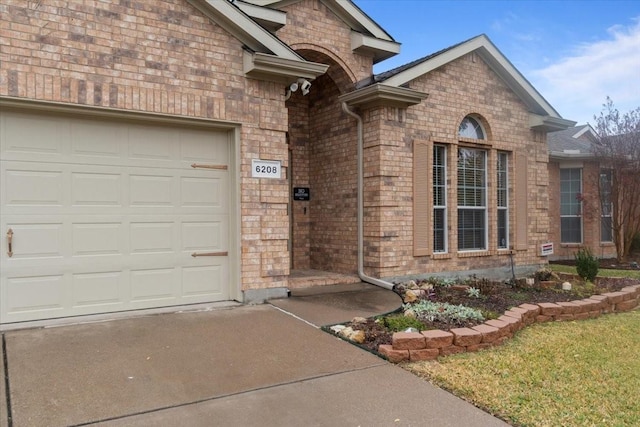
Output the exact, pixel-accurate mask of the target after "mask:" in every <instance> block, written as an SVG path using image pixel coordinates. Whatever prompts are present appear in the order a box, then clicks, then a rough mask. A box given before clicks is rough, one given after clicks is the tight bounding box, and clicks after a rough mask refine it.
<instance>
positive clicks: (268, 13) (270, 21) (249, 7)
mask: <svg viewBox="0 0 640 427" xmlns="http://www.w3.org/2000/svg"><path fill="white" fill-rule="evenodd" d="M235 5H236V6H238V8H239V9H240V10H241V11H243V12H244V13H246V14H247V15H249V16H250V17H251V18H253V19H255V20H256V21H258V22H259V23H261V24H262V25H264V26H265V27H267V28H268V29H269V30H272V31H276V30H278V29H279V28H282V27H284V26H285V25H286V24H287V13H286V12H282V11H280V10H275V9H271V8H268V7H263V6H257V5H255V4H251V3H247V2H245V1H241V0H236V1H235Z"/></svg>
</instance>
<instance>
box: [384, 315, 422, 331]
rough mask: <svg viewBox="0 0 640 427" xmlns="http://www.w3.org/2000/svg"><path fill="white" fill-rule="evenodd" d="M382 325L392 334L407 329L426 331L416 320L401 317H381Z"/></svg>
mask: <svg viewBox="0 0 640 427" xmlns="http://www.w3.org/2000/svg"><path fill="white" fill-rule="evenodd" d="M382 324H383V325H384V326H385V327H386V328H387V329H389V330H390V331H393V332H400V331H404V330H406V329H407V328H415V329H417V330H419V331H424V330H425V329H426V327H425V325H424V323H422V322H421V321H419V320H418V319H415V318H413V317H408V316H402V315H396V316H386V317H383V318H382Z"/></svg>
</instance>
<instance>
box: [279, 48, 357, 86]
mask: <svg viewBox="0 0 640 427" xmlns="http://www.w3.org/2000/svg"><path fill="white" fill-rule="evenodd" d="M291 47H292V48H293V49H294V50H295V51H296V52H297V53H298V54H299V55H301V56H302V57H303V58H304V59H306V60H307V61H312V62H318V63H322V64H327V65H329V69H328V70H327V72H326V74H327V75H328V76H329V77H330V78H331V80H333V82H334V83H335V84H336V86H337V87H338V90H339V91H340V93H342V94H344V93H347V92H351V91H352V90H353V89H354V86H355V83H356V81H357V78H356V75H355V73H354V72H353V70H351V69H350V68H349V66H348V65H347V64H346V63H345V62H344V61H343V60H342V59H341V58H340V57H338V56H336V55H335V54H334V53H333V52H331V51H329V50H328V49H326V48H324V47H322V46H318V45H315V44H310V43H299V44H294V45H291Z"/></svg>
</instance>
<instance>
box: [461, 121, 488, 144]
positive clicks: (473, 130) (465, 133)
mask: <svg viewBox="0 0 640 427" xmlns="http://www.w3.org/2000/svg"><path fill="white" fill-rule="evenodd" d="M458 136H461V137H463V138H473V139H484V138H485V132H484V129H483V128H482V125H481V124H480V122H479V121H478V120H477V119H475V118H474V117H472V116H467V117H465V118H464V119H463V120H462V121H461V122H460V126H459V127H458Z"/></svg>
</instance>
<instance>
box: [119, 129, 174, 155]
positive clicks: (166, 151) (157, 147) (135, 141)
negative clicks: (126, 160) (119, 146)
mask: <svg viewBox="0 0 640 427" xmlns="http://www.w3.org/2000/svg"><path fill="white" fill-rule="evenodd" d="M174 138H175V131H173V130H170V129H166V128H163V127H152V126H142V125H132V126H130V127H129V137H128V141H129V157H130V158H131V159H140V160H148V159H153V160H164V161H166V162H171V161H172V159H174V158H175V155H174V151H173V147H174V145H175V144H173V142H174V141H173V140H174Z"/></svg>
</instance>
